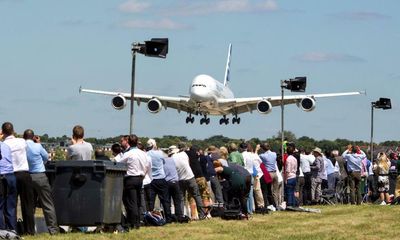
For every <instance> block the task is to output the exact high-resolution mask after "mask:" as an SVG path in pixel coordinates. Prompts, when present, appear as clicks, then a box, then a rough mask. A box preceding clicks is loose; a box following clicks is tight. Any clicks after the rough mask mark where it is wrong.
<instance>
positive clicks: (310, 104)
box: [297, 97, 315, 112]
mask: <svg viewBox="0 0 400 240" xmlns="http://www.w3.org/2000/svg"><path fill="white" fill-rule="evenodd" d="M297 106H298V107H299V108H301V110H303V111H306V112H311V111H312V110H314V108H315V100H314V98H310V97H306V98H303V99H301V101H300V102H298V103H297Z"/></svg>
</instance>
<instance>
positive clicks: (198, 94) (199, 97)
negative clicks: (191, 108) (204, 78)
mask: <svg viewBox="0 0 400 240" xmlns="http://www.w3.org/2000/svg"><path fill="white" fill-rule="evenodd" d="M190 93H191V97H192V99H193V100H195V101H197V102H204V101H207V100H208V98H209V96H208V92H207V91H206V89H205V88H203V87H192V88H191V90H190Z"/></svg>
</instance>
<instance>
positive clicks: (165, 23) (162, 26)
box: [121, 18, 188, 30]
mask: <svg viewBox="0 0 400 240" xmlns="http://www.w3.org/2000/svg"><path fill="white" fill-rule="evenodd" d="M121 26H122V27H124V28H140V29H152V30H180V29H186V28H188V25H185V24H181V23H178V22H175V21H173V20H171V19H168V18H165V19H161V20H130V21H125V22H123V23H121Z"/></svg>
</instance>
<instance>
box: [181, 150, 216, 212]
mask: <svg viewBox="0 0 400 240" xmlns="http://www.w3.org/2000/svg"><path fill="white" fill-rule="evenodd" d="M185 152H186V154H187V155H188V157H189V165H190V168H191V169H192V172H193V174H194V177H195V179H196V183H197V186H198V187H199V193H200V196H201V199H202V201H203V206H204V207H208V206H209V205H210V199H211V194H210V191H209V190H208V185H207V180H206V178H205V177H204V174H203V171H202V170H201V165H200V153H199V149H198V148H197V147H196V146H191V147H190V149H189V150H187V151H185ZM188 200H189V203H190V207H191V213H192V218H193V217H194V216H193V213H194V212H196V207H195V200H194V198H193V196H192V195H191V194H190V193H189V194H188Z"/></svg>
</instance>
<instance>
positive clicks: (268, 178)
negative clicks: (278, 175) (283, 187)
mask: <svg viewBox="0 0 400 240" xmlns="http://www.w3.org/2000/svg"><path fill="white" fill-rule="evenodd" d="M260 168H261V171H262V172H263V179H264V182H265V183H266V184H269V183H272V177H271V174H269V172H268V169H267V168H266V167H265V165H264V163H260Z"/></svg>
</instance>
